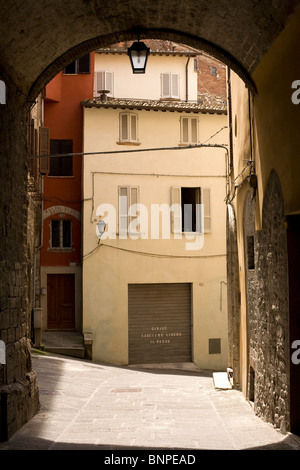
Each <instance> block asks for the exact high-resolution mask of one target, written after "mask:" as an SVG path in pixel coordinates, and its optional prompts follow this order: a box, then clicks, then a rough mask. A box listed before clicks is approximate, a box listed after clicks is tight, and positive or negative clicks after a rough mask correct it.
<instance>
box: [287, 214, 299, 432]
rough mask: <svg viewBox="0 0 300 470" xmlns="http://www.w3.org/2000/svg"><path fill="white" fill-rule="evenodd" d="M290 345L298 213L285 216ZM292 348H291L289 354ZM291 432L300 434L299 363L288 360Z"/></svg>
mask: <svg viewBox="0 0 300 470" xmlns="http://www.w3.org/2000/svg"><path fill="white" fill-rule="evenodd" d="M287 245H288V264H289V308H290V345H291V346H292V344H293V343H294V341H299V340H300V310H299V305H300V215H291V216H287ZM293 351H294V350H293V349H291V354H292V352H293ZM290 364H291V365H290V416H291V432H293V433H296V434H300V401H299V397H300V363H299V361H293V360H291V362H290Z"/></svg>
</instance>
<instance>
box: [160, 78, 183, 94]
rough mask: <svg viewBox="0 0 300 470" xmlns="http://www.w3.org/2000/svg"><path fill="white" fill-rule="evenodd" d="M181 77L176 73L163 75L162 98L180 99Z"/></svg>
mask: <svg viewBox="0 0 300 470" xmlns="http://www.w3.org/2000/svg"><path fill="white" fill-rule="evenodd" d="M179 96H180V87H179V75H177V74H176V73H162V74H161V97H162V98H163V99H164V98H176V99H179Z"/></svg>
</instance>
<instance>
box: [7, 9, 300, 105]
mask: <svg viewBox="0 0 300 470" xmlns="http://www.w3.org/2000/svg"><path fill="white" fill-rule="evenodd" d="M1 3H2V4H1V7H0V13H1V18H2V19H5V20H4V21H2V25H1V31H0V44H1V52H0V75H1V78H2V79H3V80H4V81H5V82H6V83H7V85H8V88H12V87H13V88H14V89H16V90H17V91H18V94H19V96H20V97H21V98H23V100H26V99H27V100H31V99H34V98H35V97H36V95H37V94H38V92H39V91H40V90H41V89H42V87H43V86H44V85H45V84H46V83H47V82H49V81H50V79H51V78H53V76H54V75H55V74H56V73H57V72H58V71H59V70H61V69H62V68H63V67H64V66H65V65H67V64H68V63H70V62H71V61H72V60H74V59H75V58H77V57H79V56H80V55H83V54H84V53H86V52H89V51H91V50H93V49H95V48H96V47H100V46H101V47H103V46H105V45H109V44H113V43H116V42H118V41H122V40H132V39H135V38H136V34H137V31H140V36H141V38H146V37H148V38H153V39H169V40H172V41H175V42H183V43H185V44H187V45H189V46H192V47H195V48H197V49H202V50H205V51H206V52H209V53H211V54H212V55H215V56H216V57H217V58H218V59H220V60H222V61H223V62H224V63H226V64H228V65H229V66H230V67H231V68H232V69H233V70H235V71H236V72H237V73H239V75H240V76H241V77H242V78H243V79H244V80H245V82H246V83H248V84H251V78H250V77H251V74H252V72H253V70H254V69H255V67H256V66H257V64H258V63H259V62H260V60H261V58H262V57H263V56H264V55H265V54H266V52H267V51H268V50H269V48H270V46H271V45H272V43H273V42H274V40H275V38H276V37H277V36H278V35H279V33H280V32H281V31H282V29H283V28H284V26H285V25H286V23H287V22H288V20H289V18H290V16H291V14H292V13H293V11H294V10H295V9H296V7H297V6H298V5H299V0H285V1H279V0H272V1H270V2H265V1H262V2H257V1H255V0H243V1H241V0H234V1H231V2H228V1H224V0H223V1H218V0H213V1H209V2H207V1H206V0H199V1H197V2H195V1H194V0H185V1H184V2H178V1H176V0H168V1H165V0H159V1H157V2H153V1H151V0H145V1H144V2H138V1H137V0H130V1H128V2H126V3H124V2H121V1H120V0H116V1H114V2H113V3H112V2H109V1H108V0H101V1H99V0H67V1H65V2H62V3H61V2H57V1H56V0H50V1H48V2H46V3H45V2H39V3H36V4H35V5H34V7H33V5H32V2H31V1H30V0H25V1H21V0H16V1H14V2H11V1H8V2H1Z"/></svg>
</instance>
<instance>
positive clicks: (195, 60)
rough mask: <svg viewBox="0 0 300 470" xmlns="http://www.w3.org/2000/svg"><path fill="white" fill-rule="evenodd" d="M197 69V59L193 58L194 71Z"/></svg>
mask: <svg viewBox="0 0 300 470" xmlns="http://www.w3.org/2000/svg"><path fill="white" fill-rule="evenodd" d="M197 71H198V59H194V72H197Z"/></svg>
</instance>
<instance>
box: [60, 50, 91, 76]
mask: <svg viewBox="0 0 300 470" xmlns="http://www.w3.org/2000/svg"><path fill="white" fill-rule="evenodd" d="M79 73H90V54H86V55H84V56H83V57H80V59H77V60H74V62H71V64H69V65H67V67H66V68H65V70H64V74H67V75H77V74H79Z"/></svg>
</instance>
